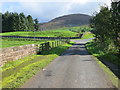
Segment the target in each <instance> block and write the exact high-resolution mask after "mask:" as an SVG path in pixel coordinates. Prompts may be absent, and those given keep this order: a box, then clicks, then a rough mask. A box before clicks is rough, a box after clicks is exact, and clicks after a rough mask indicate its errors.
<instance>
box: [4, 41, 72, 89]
mask: <svg viewBox="0 0 120 90" xmlns="http://www.w3.org/2000/svg"><path fill="white" fill-rule="evenodd" d="M72 43H73V42H72ZM70 46H71V44H64V45H61V46H58V47H56V48H52V49H51V50H50V51H49V52H44V54H43V55H32V56H28V57H25V58H23V59H19V60H16V61H11V62H7V63H6V64H4V65H3V66H2V88H19V87H20V86H21V85H23V84H24V83H25V82H26V81H27V80H28V79H29V78H31V77H32V76H33V75H35V74H36V73H37V72H38V71H40V70H42V69H43V68H44V67H45V66H46V65H48V64H49V63H50V62H52V61H53V60H54V59H55V58H56V57H58V56H59V55H60V54H61V53H62V52H64V51H65V50H66V49H68V47H70Z"/></svg>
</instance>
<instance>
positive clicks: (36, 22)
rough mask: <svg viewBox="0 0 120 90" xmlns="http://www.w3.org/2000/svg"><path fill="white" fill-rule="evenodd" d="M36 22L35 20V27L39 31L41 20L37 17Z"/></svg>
mask: <svg viewBox="0 0 120 90" xmlns="http://www.w3.org/2000/svg"><path fill="white" fill-rule="evenodd" d="M34 22H35V24H34V27H35V30H36V31H38V29H39V23H38V22H39V21H38V19H37V18H36V19H34Z"/></svg>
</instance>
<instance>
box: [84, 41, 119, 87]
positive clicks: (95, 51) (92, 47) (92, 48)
mask: <svg viewBox="0 0 120 90" xmlns="http://www.w3.org/2000/svg"><path fill="white" fill-rule="evenodd" d="M86 47H87V50H88V52H89V53H90V54H92V55H93V57H94V59H95V60H96V61H97V63H98V64H99V66H100V67H101V68H102V69H103V71H105V72H106V74H107V76H108V78H109V79H110V80H111V82H112V83H113V85H114V86H115V87H117V88H119V83H120V80H119V78H118V77H117V76H116V75H115V74H114V73H113V72H112V71H111V70H110V69H109V68H108V67H107V66H106V65H104V64H103V63H102V62H101V61H100V60H99V59H98V58H101V57H102V59H104V60H108V61H111V62H112V61H114V60H113V59H115V57H116V56H114V55H113V56H114V57H111V60H109V57H104V56H106V55H108V56H109V54H106V53H104V52H103V51H102V50H103V49H102V48H100V47H98V46H97V45H96V43H94V42H89V43H87V44H86ZM116 58H117V59H118V57H116ZM112 63H115V64H117V65H118V63H116V62H112Z"/></svg>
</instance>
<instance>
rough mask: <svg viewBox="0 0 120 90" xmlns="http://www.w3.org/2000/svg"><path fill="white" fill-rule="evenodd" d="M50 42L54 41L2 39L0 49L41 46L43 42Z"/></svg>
mask: <svg viewBox="0 0 120 90" xmlns="http://www.w3.org/2000/svg"><path fill="white" fill-rule="evenodd" d="M48 41H49V42H51V41H54V40H35V41H34V40H33V39H32V40H30V39H20V38H19V39H17V38H2V39H0V42H1V44H0V48H7V47H14V46H21V45H27V44H41V43H44V42H48Z"/></svg>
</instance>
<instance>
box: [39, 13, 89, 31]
mask: <svg viewBox="0 0 120 90" xmlns="http://www.w3.org/2000/svg"><path fill="white" fill-rule="evenodd" d="M90 18H91V16H89V15H85V14H69V15H64V16H60V17H57V18H55V19H53V20H51V21H50V22H48V23H44V24H40V30H48V29H55V28H59V27H68V26H80V25H89V20H90Z"/></svg>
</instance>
